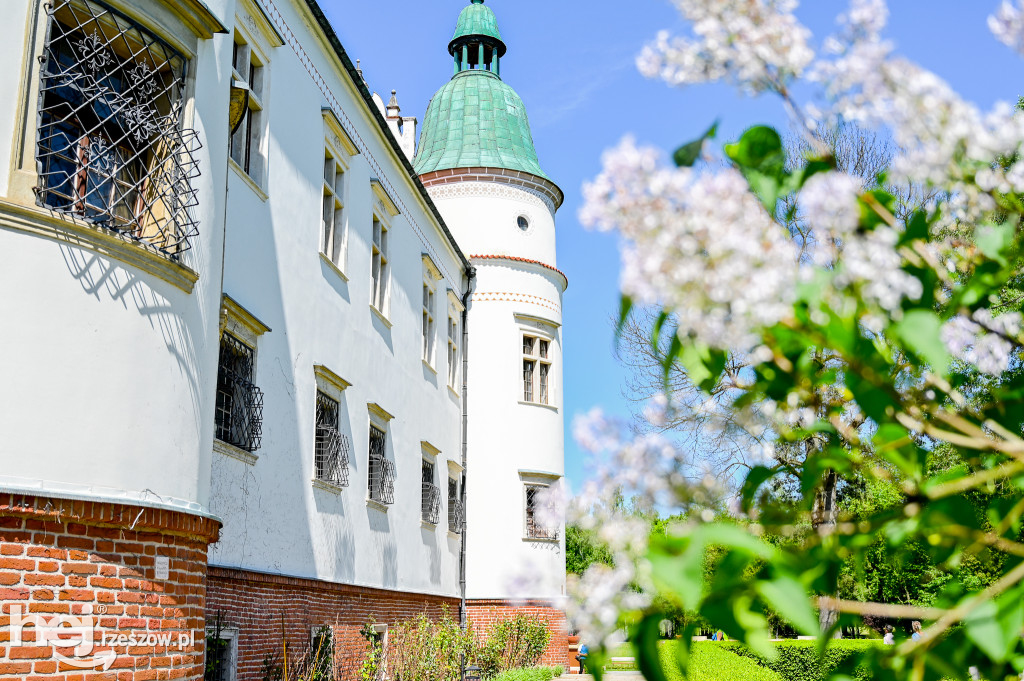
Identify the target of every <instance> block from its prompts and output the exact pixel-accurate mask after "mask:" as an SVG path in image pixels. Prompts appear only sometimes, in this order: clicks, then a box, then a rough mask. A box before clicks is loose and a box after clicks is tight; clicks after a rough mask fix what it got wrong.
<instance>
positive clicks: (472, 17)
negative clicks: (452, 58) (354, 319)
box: [448, 0, 505, 54]
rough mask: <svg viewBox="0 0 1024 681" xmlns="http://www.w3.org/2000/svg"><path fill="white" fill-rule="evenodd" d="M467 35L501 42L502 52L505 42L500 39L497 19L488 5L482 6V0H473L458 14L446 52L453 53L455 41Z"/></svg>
mask: <svg viewBox="0 0 1024 681" xmlns="http://www.w3.org/2000/svg"><path fill="white" fill-rule="evenodd" d="M469 36H486V37H488V38H494V39H495V40H497V41H498V42H499V43H501V48H499V49H500V50H501V53H502V54H504V53H505V50H504V46H505V43H504V42H502V40H501V32H500V31H499V30H498V20H497V18H496V17H495V16H494V12H493V11H491V8H490V7H485V6H484V0H473V3H472V4H471V5H470V6H469V7H467V8H465V9H464V10H462V14H460V15H459V23H458V24H457V25H456V26H455V35H454V36H453V37H452V41H451V43H449V44H448V52H449V53H454V49H455V43H456V42H458V41H459V39H460V38H466V37H469Z"/></svg>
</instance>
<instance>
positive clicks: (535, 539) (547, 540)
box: [523, 537, 562, 544]
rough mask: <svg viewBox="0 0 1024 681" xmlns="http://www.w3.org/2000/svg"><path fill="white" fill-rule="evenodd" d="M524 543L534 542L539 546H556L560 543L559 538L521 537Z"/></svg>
mask: <svg viewBox="0 0 1024 681" xmlns="http://www.w3.org/2000/svg"><path fill="white" fill-rule="evenodd" d="M523 541H525V542H536V543H539V544H558V543H559V542H561V541H562V540H561V538H560V537H523Z"/></svg>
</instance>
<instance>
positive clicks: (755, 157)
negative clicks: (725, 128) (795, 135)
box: [725, 125, 786, 177]
mask: <svg viewBox="0 0 1024 681" xmlns="http://www.w3.org/2000/svg"><path fill="white" fill-rule="evenodd" d="M725 154H726V155H727V156H728V157H729V158H730V159H732V161H733V162H734V163H735V164H736V165H737V166H739V167H740V168H744V169H750V170H757V171H760V172H762V173H765V174H774V175H775V176H776V177H780V176H781V175H782V173H783V171H784V170H785V167H786V151H785V149H784V148H783V146H782V137H780V136H779V133H778V132H776V131H775V129H774V128H770V127H768V126H766V125H757V126H754V127H752V128H749V129H748V130H747V131H746V132H744V133H743V135H742V136H741V137H740V139H739V141H738V142H736V143H734V144H727V145H725Z"/></svg>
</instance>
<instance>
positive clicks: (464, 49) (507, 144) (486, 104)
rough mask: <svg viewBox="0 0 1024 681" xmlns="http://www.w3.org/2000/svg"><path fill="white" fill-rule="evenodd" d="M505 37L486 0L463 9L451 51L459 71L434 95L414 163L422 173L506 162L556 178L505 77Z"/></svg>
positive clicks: (501, 165) (508, 166)
mask: <svg viewBox="0 0 1024 681" xmlns="http://www.w3.org/2000/svg"><path fill="white" fill-rule="evenodd" d="M504 47H505V44H504V43H502V42H501V34H500V33H499V32H498V23H497V21H496V20H495V18H494V12H492V11H491V10H490V8H488V7H485V6H484V4H483V0H473V4H471V5H470V6H469V7H466V8H465V9H464V10H462V14H460V15H459V25H458V28H457V29H456V31H455V38H454V39H453V40H452V43H451V45H449V48H448V50H449V52H450V53H451V54H452V56H453V57H454V58H455V75H454V76H453V77H452V79H451V80H450V81H448V83H447V84H446V85H445V86H444V87H442V88H441V89H440V90H438V91H437V93H436V94H435V95H434V97H433V98H432V99H431V100H430V105H429V106H428V107H427V114H426V116H425V117H424V119H423V128H422V131H421V133H420V144H419V148H418V149H417V151H416V158H415V159H414V160H413V167H414V168H415V169H416V172H417V173H418V174H420V175H426V174H427V173H432V172H434V171H436V170H450V169H452V168H479V167H486V168H504V169H507V170H519V171H523V172H527V173H530V174H531V175H536V176H538V177H541V178H544V179H545V180H550V178H549V177H548V176H547V175H545V174H544V171H543V170H541V169H540V162H539V161H538V160H537V150H536V149H535V148H534V146H533V135H531V134H530V121H529V119H528V118H527V117H526V107H525V106H523V100H522V99H520V98H519V95H517V94H516V91H515V90H513V89H512V88H511V87H509V86H508V85H506V84H505V83H504V82H503V81H502V80H501V77H500V75H499V74H500V73H501V71H500V58H501V56H502V53H503V52H504Z"/></svg>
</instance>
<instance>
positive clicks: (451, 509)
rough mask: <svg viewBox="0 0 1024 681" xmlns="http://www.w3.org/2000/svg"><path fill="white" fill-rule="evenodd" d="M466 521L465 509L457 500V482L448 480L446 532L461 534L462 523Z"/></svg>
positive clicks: (460, 501) (452, 479) (451, 479)
mask: <svg viewBox="0 0 1024 681" xmlns="http://www.w3.org/2000/svg"><path fill="white" fill-rule="evenodd" d="M465 520H466V507H465V505H464V504H463V503H462V499H460V498H459V481H458V480H456V479H455V478H452V477H449V478H448V531H449V532H454V533H455V534H458V533H460V532H462V523H464V522H465Z"/></svg>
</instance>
